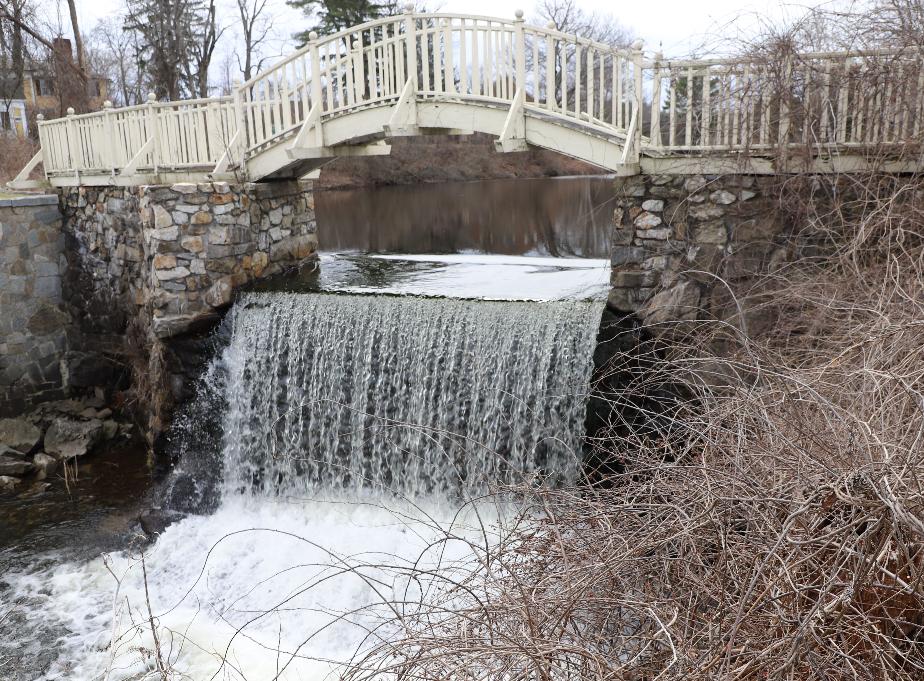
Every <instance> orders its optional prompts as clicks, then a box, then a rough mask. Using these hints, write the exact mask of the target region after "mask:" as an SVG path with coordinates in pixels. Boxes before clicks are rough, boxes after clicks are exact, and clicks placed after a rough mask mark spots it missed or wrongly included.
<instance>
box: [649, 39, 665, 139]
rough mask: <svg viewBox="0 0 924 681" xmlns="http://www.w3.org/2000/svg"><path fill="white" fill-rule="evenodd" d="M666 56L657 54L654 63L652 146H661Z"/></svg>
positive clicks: (650, 136) (650, 130)
mask: <svg viewBox="0 0 924 681" xmlns="http://www.w3.org/2000/svg"><path fill="white" fill-rule="evenodd" d="M663 59H664V55H663V54H662V53H661V52H657V53H656V54H655V62H654V82H653V83H652V86H651V128H650V129H649V133H648V137H649V138H650V139H651V144H652V146H655V147H660V146H661V94H662V93H661V61H662V60H663Z"/></svg>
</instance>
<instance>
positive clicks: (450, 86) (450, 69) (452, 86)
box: [443, 19, 456, 93]
mask: <svg viewBox="0 0 924 681" xmlns="http://www.w3.org/2000/svg"><path fill="white" fill-rule="evenodd" d="M443 47H444V49H445V59H444V60H443V63H444V65H445V69H446V74H445V79H444V82H445V84H446V92H449V93H455V91H456V74H455V67H454V66H453V58H452V51H453V41H452V27H451V25H450V23H449V21H448V20H446V19H443Z"/></svg>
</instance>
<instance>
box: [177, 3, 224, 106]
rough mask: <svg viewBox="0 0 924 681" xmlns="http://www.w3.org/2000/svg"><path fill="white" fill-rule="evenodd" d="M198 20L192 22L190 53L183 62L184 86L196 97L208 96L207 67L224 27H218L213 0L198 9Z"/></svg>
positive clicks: (209, 64) (210, 62)
mask: <svg viewBox="0 0 924 681" xmlns="http://www.w3.org/2000/svg"><path fill="white" fill-rule="evenodd" d="M198 14H199V20H198V21H197V22H195V24H194V31H193V35H192V36H191V37H192V40H191V42H190V55H189V58H188V60H187V61H186V62H185V63H184V67H185V80H186V87H187V88H188V90H189V92H190V93H191V94H192V95H193V96H196V97H208V96H209V67H210V66H211V64H212V58H213V57H214V56H215V48H216V47H217V45H218V41H219V39H220V38H221V36H222V34H223V33H224V31H225V29H224V28H222V27H219V25H218V18H217V12H216V9H215V0H208V5H207V6H205V7H202V8H199V9H198Z"/></svg>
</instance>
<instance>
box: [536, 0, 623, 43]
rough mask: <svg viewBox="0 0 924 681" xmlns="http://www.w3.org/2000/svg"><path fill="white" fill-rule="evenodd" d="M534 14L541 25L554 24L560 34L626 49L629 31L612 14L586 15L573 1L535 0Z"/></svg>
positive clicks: (595, 13)
mask: <svg viewBox="0 0 924 681" xmlns="http://www.w3.org/2000/svg"><path fill="white" fill-rule="evenodd" d="M535 11H536V14H537V15H538V17H539V20H540V21H539V22H538V23H541V24H554V25H555V28H556V29H557V30H559V31H561V32H562V33H572V34H577V35H579V36H581V37H582V38H589V39H590V40H596V41H597V42H600V43H606V44H608V45H613V46H615V47H628V46H629V44H630V43H631V42H632V37H633V36H632V32H631V31H630V30H629V29H628V28H626V27H625V26H623V25H622V24H620V23H619V21H618V20H617V19H616V17H614V16H613V15H612V14H603V13H600V12H591V13H587V12H585V11H584V10H583V9H581V8H580V6H578V3H577V1H576V0H538V2H537V4H536V10H535Z"/></svg>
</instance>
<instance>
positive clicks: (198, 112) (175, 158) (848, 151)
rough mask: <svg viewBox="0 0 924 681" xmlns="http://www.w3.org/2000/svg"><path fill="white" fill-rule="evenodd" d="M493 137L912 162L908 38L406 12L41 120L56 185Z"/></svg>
mask: <svg viewBox="0 0 924 681" xmlns="http://www.w3.org/2000/svg"><path fill="white" fill-rule="evenodd" d="M434 131H437V132H438V131H454V132H467V131H471V132H474V131H479V132H487V133H490V134H493V135H496V136H497V137H498V142H497V148H498V150H500V151H517V150H522V149H524V148H527V146H529V145H535V146H541V147H546V148H549V149H553V150H556V151H559V152H561V153H564V154H568V155H571V156H575V157H577V158H581V159H583V160H585V161H589V162H591V163H595V164H597V165H599V166H601V167H602V168H604V169H606V170H609V171H613V172H618V173H624V174H628V173H633V172H638V171H639V169H645V170H650V171H652V172H657V171H668V170H671V171H673V172H710V171H713V172H718V171H717V170H716V169H719V168H723V169H724V168H733V169H735V170H736V171H741V170H742V168H743V166H746V167H747V168H749V169H750V171H752V172H775V171H780V170H787V169H790V168H799V169H814V170H817V171H819V172H835V171H839V170H843V169H863V168H866V167H869V166H870V164H871V162H870V160H869V159H870V157H871V154H870V152H871V151H875V152H876V154H875V155H873V156H874V158H875V161H873V162H872V163H880V162H884V163H885V164H886V166H885V167H889V168H893V169H897V170H914V169H918V168H919V167H920V166H921V164H922V154H921V146H920V144H919V142H920V140H921V137H922V134H924V68H922V54H921V52H920V51H916V50H876V51H867V52H853V53H812V54H799V55H790V56H788V57H786V59H785V60H784V61H783V62H782V63H770V62H768V61H767V60H766V59H761V58H757V57H753V58H752V57H747V58H739V59H711V60H710V59H704V60H686V61H676V60H675V61H671V60H666V59H664V58H663V57H662V56H661V55H660V54H656V55H646V54H645V53H644V52H643V51H642V45H641V44H640V43H636V44H635V45H633V46H632V48H631V49H620V48H615V47H613V46H610V45H605V44H601V43H597V42H594V41H591V40H587V39H584V38H580V37H578V36H574V35H569V34H564V33H561V32H559V31H556V30H554V29H553V28H540V27H534V26H527V25H526V24H525V23H524V21H523V18H522V13H518V14H517V17H516V18H515V19H514V20H504V19H497V18H492V17H480V16H461V15H454V14H439V13H437V14H429V13H428V14H415V13H411V12H408V13H406V14H403V15H400V16H396V17H389V18H385V19H380V20H377V21H373V22H369V23H366V24H362V25H360V26H356V27H354V28H351V29H348V30H345V31H341V32H339V33H336V34H334V35H331V36H326V37H324V38H318V37H317V36H316V35H312V39H311V41H310V42H309V43H308V45H307V46H306V47H305V48H303V49H301V50H299V51H297V52H295V53H294V54H292V55H291V56H289V57H287V58H286V59H284V60H283V61H281V62H280V63H278V64H276V65H275V66H273V67H272V68H270V69H268V70H267V71H265V72H263V73H261V74H259V75H258V76H256V77H255V78H253V79H252V80H250V81H248V82H246V83H243V84H239V85H236V86H235V87H234V88H233V91H232V92H231V94H230V95H229V96H224V97H214V98H208V99H199V100H188V101H179V102H164V103H161V102H156V101H154V98H153V96H151V97H150V98H149V101H148V102H147V103H146V104H143V105H140V106H131V107H123V108H118V109H115V108H112V107H111V106H107V107H106V109H105V110H103V111H101V112H97V113H91V114H83V115H73V114H70V115H68V116H67V117H65V118H60V119H56V120H49V121H40V123H39V137H40V141H41V151H40V152H39V154H38V155H37V156H36V158H34V159H33V161H32V162H31V163H30V165H29V166H27V167H26V168H25V169H24V170H23V173H21V174H20V176H19V177H18V178H17V182H18V183H19V184H20V185H22V184H23V183H25V182H26V178H27V177H28V175H29V172H30V171H31V170H32V169H33V168H34V167H36V166H37V164H39V163H42V164H43V166H44V170H45V176H46V178H47V180H48V181H49V182H51V183H52V184H54V185H59V186H63V185H75V184H148V183H151V182H156V181H175V180H179V179H202V178H203V177H205V176H208V177H212V178H221V177H234V178H237V179H249V180H261V179H273V178H277V177H291V176H293V175H294V174H297V173H300V172H303V171H306V170H310V169H312V168H316V167H319V166H320V165H322V164H323V163H326V162H327V161H329V160H330V159H332V158H336V157H337V156H343V155H350V156H353V155H378V154H382V153H388V145H387V144H385V143H383V141H387V139H388V138H390V137H394V136H399V135H412V134H426V133H427V132H434Z"/></svg>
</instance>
